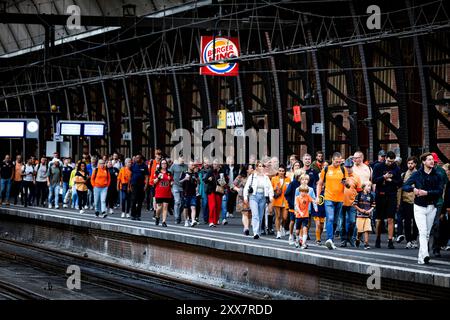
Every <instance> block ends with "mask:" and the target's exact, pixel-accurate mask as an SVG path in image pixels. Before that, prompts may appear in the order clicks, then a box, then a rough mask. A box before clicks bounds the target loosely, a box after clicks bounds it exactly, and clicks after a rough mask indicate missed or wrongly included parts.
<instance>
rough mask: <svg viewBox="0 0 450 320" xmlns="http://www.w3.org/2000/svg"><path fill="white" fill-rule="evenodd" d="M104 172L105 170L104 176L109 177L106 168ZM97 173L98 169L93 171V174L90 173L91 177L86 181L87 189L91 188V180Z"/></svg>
mask: <svg viewBox="0 0 450 320" xmlns="http://www.w3.org/2000/svg"><path fill="white" fill-rule="evenodd" d="M105 170H106V175H107V176H108V177H109V175H110V173H109V169H108V168H105ZM97 172H98V167H97V168H95V169H94V172H92V176H91V177H89V178H88V180H87V181H86V185H87V186H88V188H89V185H90V186H91V188H93V186H92V182H91V178H93V177H94V176H97ZM110 179H111V177H110ZM88 181H89V182H88ZM91 190H92V189H91Z"/></svg>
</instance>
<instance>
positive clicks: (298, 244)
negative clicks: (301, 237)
mask: <svg viewBox="0 0 450 320" xmlns="http://www.w3.org/2000/svg"><path fill="white" fill-rule="evenodd" d="M294 245H295V247H296V248H298V247H300V243H299V242H298V240H296V241H295V242H294Z"/></svg>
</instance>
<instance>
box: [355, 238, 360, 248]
mask: <svg viewBox="0 0 450 320" xmlns="http://www.w3.org/2000/svg"><path fill="white" fill-rule="evenodd" d="M360 243H361V240H359V239H356V241H355V246H356V247H357V248H359V244H360Z"/></svg>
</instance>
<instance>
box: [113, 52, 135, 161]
mask: <svg viewBox="0 0 450 320" xmlns="http://www.w3.org/2000/svg"><path fill="white" fill-rule="evenodd" d="M116 54H117V61H118V63H119V68H120V72H121V73H122V74H123V73H124V71H123V66H122V62H121V60H120V55H119V52H117V53H116ZM122 86H123V95H124V98H125V106H126V108H127V113H128V130H130V135H131V141H130V155H132V156H133V155H134V138H135V137H134V134H133V133H134V130H133V124H134V113H133V110H132V108H131V106H130V100H129V98H128V87H127V82H126V80H125V77H123V78H122Z"/></svg>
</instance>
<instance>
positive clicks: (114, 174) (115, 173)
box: [108, 167, 119, 189]
mask: <svg viewBox="0 0 450 320" xmlns="http://www.w3.org/2000/svg"><path fill="white" fill-rule="evenodd" d="M108 171H109V176H110V177H111V183H110V184H109V187H110V188H113V189H115V188H116V187H117V176H118V175H119V169H117V168H115V167H112V168H108Z"/></svg>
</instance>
